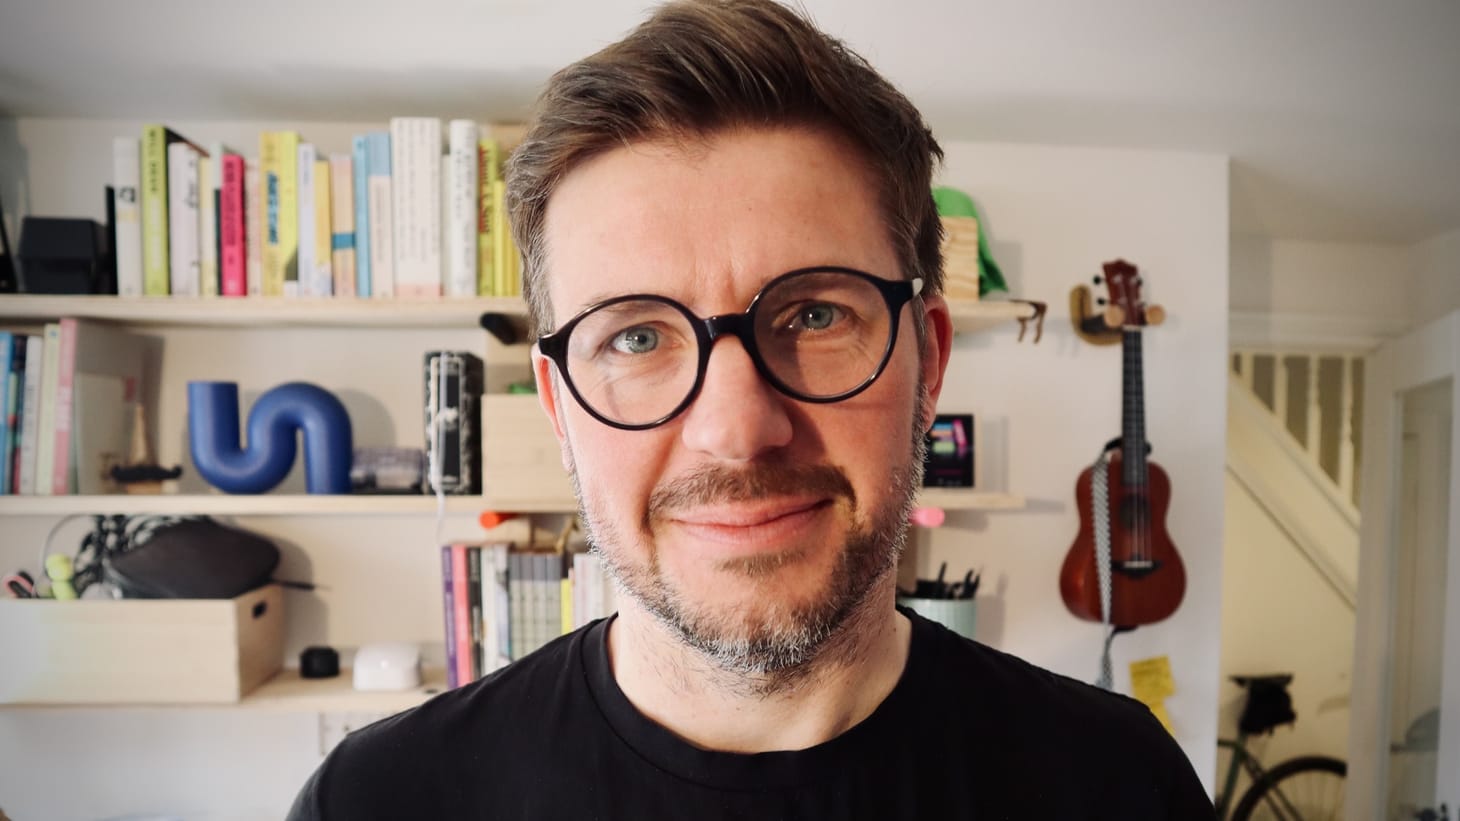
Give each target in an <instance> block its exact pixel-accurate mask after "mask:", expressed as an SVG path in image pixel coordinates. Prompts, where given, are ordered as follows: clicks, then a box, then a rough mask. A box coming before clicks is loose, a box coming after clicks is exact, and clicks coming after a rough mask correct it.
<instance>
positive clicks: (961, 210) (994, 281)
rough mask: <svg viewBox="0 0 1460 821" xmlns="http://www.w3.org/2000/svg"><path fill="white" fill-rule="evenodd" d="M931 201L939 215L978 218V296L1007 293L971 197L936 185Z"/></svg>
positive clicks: (953, 189) (1007, 290)
mask: <svg viewBox="0 0 1460 821" xmlns="http://www.w3.org/2000/svg"><path fill="white" fill-rule="evenodd" d="M933 203H934V204H935V205H937V207H938V216H940V217H972V218H974V219H976V220H978V294H979V296H987V295H989V294H991V293H995V292H997V291H1003V292H1004V293H1008V292H1009V286H1008V284H1006V283H1005V282H1004V272H1003V271H1000V270H999V263H998V262H997V261H996V260H995V259H994V255H993V254H992V253H990V252H989V241H988V232H987V231H985V230H984V221H983V218H982V217H980V216H979V215H978V208H977V207H976V206H975V205H974V204H973V198H972V197H970V196H968V195H967V194H965V193H963V192H962V191H959V190H958V189H957V188H948V187H946V186H938V187H936V188H934V189H933Z"/></svg>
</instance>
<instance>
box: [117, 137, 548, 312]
mask: <svg viewBox="0 0 1460 821" xmlns="http://www.w3.org/2000/svg"><path fill="white" fill-rule="evenodd" d="M505 153H506V151H505V148H504V146H503V145H502V142H501V141H500V140H498V139H495V138H493V137H491V136H489V129H483V128H479V127H478V126H477V124H476V123H474V122H472V121H470V120H452V121H450V122H449V123H448V124H447V126H446V128H445V129H444V130H443V127H442V122H441V120H439V119H436V118H432V117H397V118H395V119H392V120H391V121H390V126H389V129H388V130H382V131H377V132H371V133H368V134H360V135H357V136H355V138H354V140H353V142H352V151H351V152H350V153H341V154H329V155H326V154H324V153H323V152H321V151H320V150H319V149H318V148H317V147H316V146H315V145H314V144H312V143H310V142H307V141H305V140H304V139H303V138H302V137H301V136H300V134H299V133H298V132H295V131H269V132H265V133H263V134H262V135H260V137H259V146H258V154H257V156H256V157H251V158H246V157H244V156H243V155H242V154H240V153H239V152H237V151H235V150H233V149H232V148H230V147H228V146H226V145H223V144H222V143H212V144H209V145H207V146H203V145H199V144H198V143H195V142H193V141H191V140H189V139H187V138H186V137H184V136H182V135H180V134H178V133H177V132H175V131H173V130H171V129H169V128H167V127H166V126H164V125H160V124H157V125H149V126H146V127H145V128H144V129H143V133H142V136H141V138H136V137H117V138H116V139H115V140H114V143H113V158H112V160H113V167H112V174H113V179H112V185H111V186H110V189H111V198H112V211H113V214H114V215H113V220H114V225H113V227H114V230H115V235H116V239H115V247H116V266H117V292H118V294H120V295H122V296H169V295H170V296H195V297H196V296H202V297H206V296H225V297H242V296H268V297H376V298H392V297H403V298H414V299H422V298H424V299H432V298H439V297H443V296H445V297H476V296H515V295H519V294H521V293H522V286H521V278H522V272H521V260H520V255H519V254H518V252H517V248H516V246H515V244H514V243H513V241H512V237H511V232H510V230H509V229H508V222H507V215H506V207H505V195H506V188H505V186H504V184H503V182H502V163H503V160H504V156H505Z"/></svg>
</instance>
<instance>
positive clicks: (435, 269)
mask: <svg viewBox="0 0 1460 821" xmlns="http://www.w3.org/2000/svg"><path fill="white" fill-rule="evenodd" d="M390 154H391V157H390V167H391V196H392V199H393V203H392V216H393V219H394V227H395V229H394V230H395V293H396V294H397V295H398V296H403V297H410V298H430V297H439V296H441V120H439V119H437V118H435V117H395V118H392V119H391V121H390Z"/></svg>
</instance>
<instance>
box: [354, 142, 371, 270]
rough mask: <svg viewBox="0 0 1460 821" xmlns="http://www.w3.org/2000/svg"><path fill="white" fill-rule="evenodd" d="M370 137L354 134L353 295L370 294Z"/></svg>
mask: <svg viewBox="0 0 1460 821" xmlns="http://www.w3.org/2000/svg"><path fill="white" fill-rule="evenodd" d="M369 146H370V138H369V137H368V136H366V135H364V134H357V135H355V139H354V140H353V142H352V144H351V146H350V147H351V148H352V149H353V154H354V171H355V296H358V297H360V298H361V299H367V298H369V296H370V150H369Z"/></svg>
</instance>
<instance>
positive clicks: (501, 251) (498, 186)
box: [492, 179, 512, 296]
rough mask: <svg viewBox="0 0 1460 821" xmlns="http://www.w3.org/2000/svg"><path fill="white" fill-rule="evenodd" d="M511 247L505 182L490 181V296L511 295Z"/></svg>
mask: <svg viewBox="0 0 1460 821" xmlns="http://www.w3.org/2000/svg"><path fill="white" fill-rule="evenodd" d="M511 248H512V235H511V229H510V228H509V226H508V224H507V183H505V182H503V181H502V180H500V179H497V180H493V181H492V296H511V295H512V290H511V287H510V284H509V279H510V278H511V271H512V269H511V268H510V267H509V266H510V265H511V263H510V262H509V261H508V255H509V253H510V249H511Z"/></svg>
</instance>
